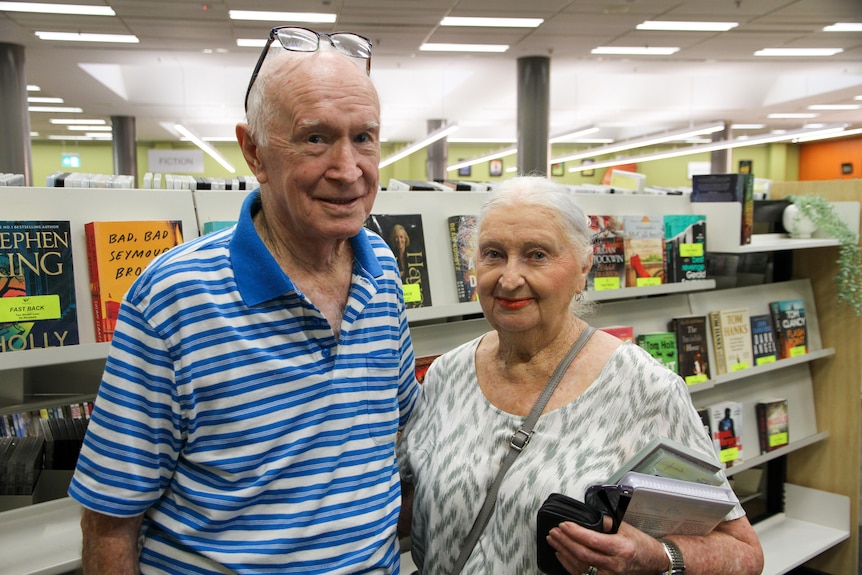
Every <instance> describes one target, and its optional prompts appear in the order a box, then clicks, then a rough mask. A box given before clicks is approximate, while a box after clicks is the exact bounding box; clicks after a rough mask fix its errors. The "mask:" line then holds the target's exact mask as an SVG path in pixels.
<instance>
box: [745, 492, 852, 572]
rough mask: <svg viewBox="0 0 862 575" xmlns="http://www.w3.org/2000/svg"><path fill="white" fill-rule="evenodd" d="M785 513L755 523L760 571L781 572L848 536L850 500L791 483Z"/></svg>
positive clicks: (803, 561)
mask: <svg viewBox="0 0 862 575" xmlns="http://www.w3.org/2000/svg"><path fill="white" fill-rule="evenodd" d="M784 488H785V500H786V505H785V512H784V513H780V514H778V515H775V516H773V517H770V518H769V519H766V520H764V521H761V522H759V523H756V524H755V525H754V530H755V531H756V532H757V536H758V537H759V538H760V544H761V545H762V546H763V554H764V558H765V563H764V568H763V574H764V575H781V574H782V573H787V572H788V571H790V570H791V569H794V568H795V567H798V566H800V565H802V564H803V563H805V562H806V561H808V560H809V559H812V558H814V557H816V556H817V555H819V554H820V553H823V552H824V551H826V550H827V549H830V548H831V547H833V546H835V545H837V544H838V543H841V542H842V541H844V540H845V539H847V538H848V537H850V499H849V498H848V497H845V496H843V495H836V494H834V493H827V492H825V491H819V490H816V489H810V488H808V487H802V486H800V485H794V484H792V483H786V484H785V486H784Z"/></svg>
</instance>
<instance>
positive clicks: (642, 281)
mask: <svg viewBox="0 0 862 575" xmlns="http://www.w3.org/2000/svg"><path fill="white" fill-rule="evenodd" d="M635 283H636V284H637V287H646V286H660V285H661V278H637V279H636V280H635Z"/></svg>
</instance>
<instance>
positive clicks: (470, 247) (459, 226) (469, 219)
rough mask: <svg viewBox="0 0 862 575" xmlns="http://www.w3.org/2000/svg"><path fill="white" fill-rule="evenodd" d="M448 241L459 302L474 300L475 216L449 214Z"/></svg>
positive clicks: (475, 297)
mask: <svg viewBox="0 0 862 575" xmlns="http://www.w3.org/2000/svg"><path fill="white" fill-rule="evenodd" d="M447 221H448V224H449V241H450V243H451V248H452V265H453V266H454V268H455V289H456V290H457V293H458V301H459V302H467V301H476V300H478V299H479V294H478V292H476V281H477V280H476V249H477V246H478V244H477V242H478V238H477V237H476V234H475V231H476V221H477V217H476V216H471V215H464V216H450V217H449V218H448V220H447Z"/></svg>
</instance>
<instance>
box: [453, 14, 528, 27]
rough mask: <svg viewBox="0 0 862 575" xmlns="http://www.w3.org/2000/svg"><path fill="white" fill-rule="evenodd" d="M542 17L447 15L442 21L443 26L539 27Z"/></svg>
mask: <svg viewBox="0 0 862 575" xmlns="http://www.w3.org/2000/svg"><path fill="white" fill-rule="evenodd" d="M542 22H544V20H543V19H541V18H472V17H462V18H459V17H454V16H447V17H446V18H443V19H442V20H441V21H440V25H441V26H475V27H480V28H538V27H539V26H540V25H541V24H542Z"/></svg>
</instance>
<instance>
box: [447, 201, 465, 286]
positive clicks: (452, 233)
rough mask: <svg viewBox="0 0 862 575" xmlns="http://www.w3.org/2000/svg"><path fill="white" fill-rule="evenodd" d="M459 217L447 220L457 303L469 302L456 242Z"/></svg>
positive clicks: (458, 243)
mask: <svg viewBox="0 0 862 575" xmlns="http://www.w3.org/2000/svg"><path fill="white" fill-rule="evenodd" d="M460 221H461V217H460V216H452V217H450V218H449V241H450V242H451V247H452V265H453V266H454V267H455V289H456V290H457V292H458V301H459V302H462V303H463V302H466V301H470V300H469V298H468V296H467V286H466V285H465V284H464V272H465V270H464V263H463V262H462V260H461V249H460V242H459V241H458V234H459V232H460V230H459V224H460Z"/></svg>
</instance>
